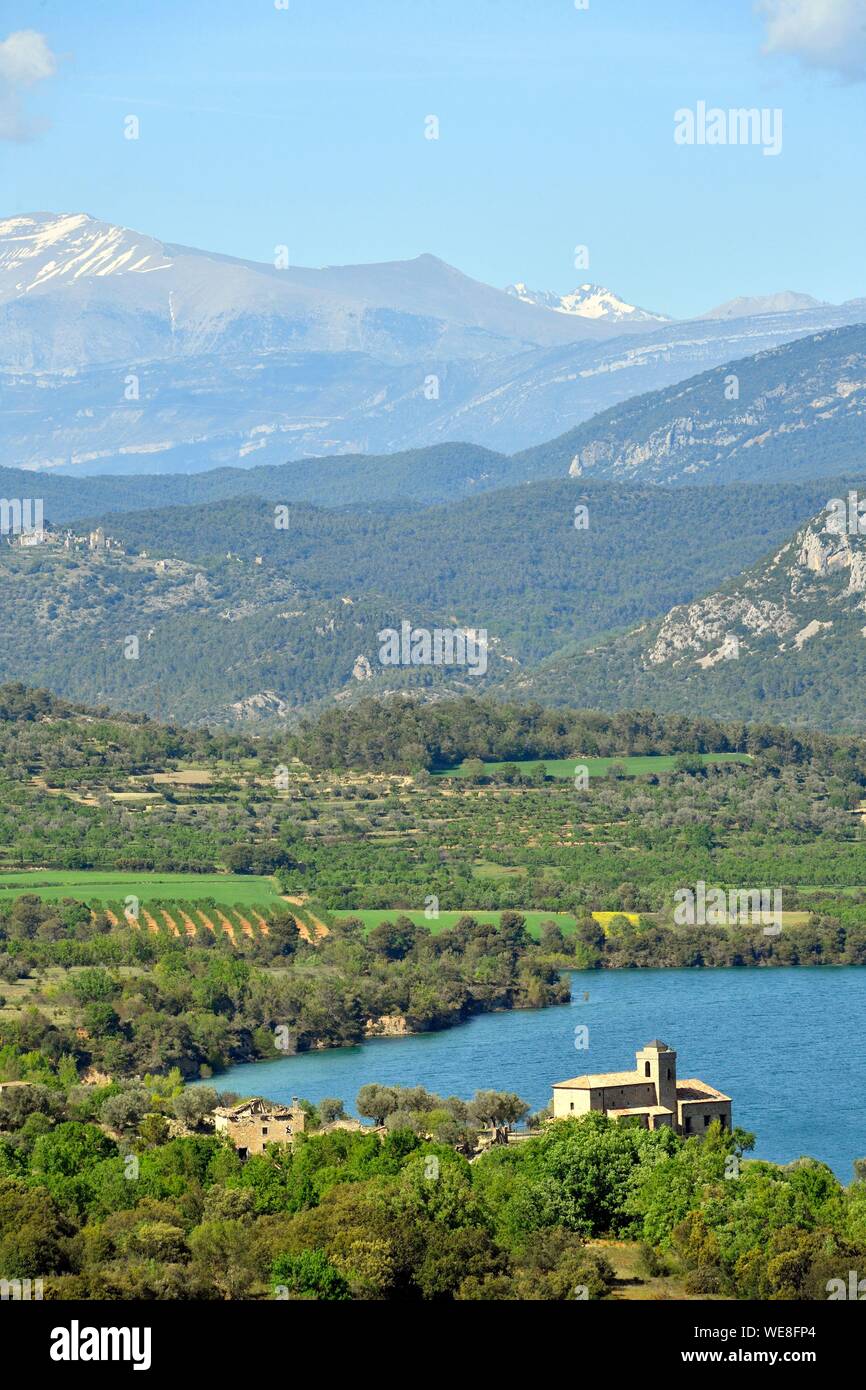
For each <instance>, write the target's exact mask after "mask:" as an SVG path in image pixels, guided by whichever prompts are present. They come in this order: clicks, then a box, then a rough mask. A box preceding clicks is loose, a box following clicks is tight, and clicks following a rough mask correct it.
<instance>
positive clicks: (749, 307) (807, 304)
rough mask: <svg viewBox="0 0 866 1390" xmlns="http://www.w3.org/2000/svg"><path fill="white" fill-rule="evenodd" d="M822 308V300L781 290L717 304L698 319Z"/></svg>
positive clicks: (747, 316)
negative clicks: (775, 292) (776, 292)
mask: <svg viewBox="0 0 866 1390" xmlns="http://www.w3.org/2000/svg"><path fill="white" fill-rule="evenodd" d="M824 307H825V301H824V300H823V299H813V298H812V296H811V295H810V294H797V292H796V290H782V291H780V293H779V294H763V295H751V296H748V295H746V296H741V297H740V298H739V299H729V300H728V301H727V303H726V304H719V305H717V307H716V308H715V309H710V310H709V311H708V312H707V313H706V314H701V315H700V317H701V318H705V319H745V318H752V317H753V316H754V315H755V314H791V313H798V312H799V311H800V310H801V309H821V308H824Z"/></svg>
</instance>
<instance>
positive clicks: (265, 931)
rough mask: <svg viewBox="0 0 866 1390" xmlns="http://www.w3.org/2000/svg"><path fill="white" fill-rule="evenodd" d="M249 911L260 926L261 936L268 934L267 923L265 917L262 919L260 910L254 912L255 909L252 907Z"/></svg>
mask: <svg viewBox="0 0 866 1390" xmlns="http://www.w3.org/2000/svg"><path fill="white" fill-rule="evenodd" d="M250 912H251V914H252V916H253V917H255V919H256V921H257V922H258V924H259V926H260V927H261V929H262V936H270V931H269V930H268V924H267V922H266V921H265V919H264V917H263V916H262V914H261V913H260V912H256V910H255V908H254V907H253V908H251V909H250Z"/></svg>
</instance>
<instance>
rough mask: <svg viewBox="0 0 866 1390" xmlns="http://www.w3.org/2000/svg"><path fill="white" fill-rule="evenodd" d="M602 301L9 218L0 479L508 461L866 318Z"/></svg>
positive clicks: (0, 326) (65, 219)
mask: <svg viewBox="0 0 866 1390" xmlns="http://www.w3.org/2000/svg"><path fill="white" fill-rule="evenodd" d="M591 288H592V287H591ZM606 293H607V292H605V291H600V290H595V289H592V292H591V293H588V294H587V296H586V297H585V300H584V302H583V309H584V310H586V309H590V310H591V311H592V313H593V314H596V315H599V314H600V316H595V317H588V316H587V314H586V313H585V312H582V311H581V305H580V304H579V303H578V302H577V301H578V300H580V298H581V295H582V291H576V292H575V295H576V297H577V298H576V299H575V303H574V304H573V305H572V307H571V309H569V310H568V311H566V309H565V307H564V305H565V300H570V299H574V296H565V297H564V300H560V304H559V311H557V309H556V307H554V308H550V307H547V306H545V305H544V304H537V303H527V302H525V301H524V300H523V299H521V298H520V297H518V296H516V295H514V294H509V293H506V292H505V291H503V290H498V289H494V288H492V287H491V286H489V285H482V284H480V283H479V282H478V281H475V280H472V279H470V278H469V277H467V276H465V275H462V274H461V273H460V271H458V270H455V269H454V268H453V267H451V266H448V265H446V264H445V263H444V262H442V261H439V260H437V259H436V258H435V257H434V256H427V255H425V256H419V257H417V258H416V259H415V260H411V261H403V262H393V263H388V264H383V265H368V266H343V267H329V268H325V269H321V270H308V269H301V268H297V267H291V266H289V267H287V268H286V269H277V268H276V266H275V265H273V264H269V263H255V262H250V261H242V260H238V259H234V258H232V257H228V256H221V255H217V254H215V253H212V252H203V251H194V250H190V249H188V248H185V247H179V246H174V245H170V244H168V243H163V242H161V241H159V240H157V239H154V238H152V237H148V236H144V235H142V234H141V233H138V232H134V231H131V230H129V229H126V228H120V227H115V226H112V225H110V224H108V223H105V222H99V221H96V220H94V219H92V218H89V217H86V216H85V215H84V214H69V215H63V216H60V215H55V214H49V213H38V214H33V215H32V216H21V217H11V218H7V219H6V220H5V221H3V222H0V466H2V465H3V464H5V465H7V466H12V467H26V468H36V469H63V470H65V471H70V472H85V473H89V474H101V473H108V474H138V473H143V472H146V473H148V474H153V473H160V472H178V471H189V472H192V471H199V470H204V469H213V468H222V467H250V466H253V465H256V464H264V465H281V464H283V463H284V462H285V461H286V460H289V459H299V460H304V459H309V458H310V457H311V456H315V455H319V456H328V455H332V456H333V455H341V454H346V455H360V454H370V455H382V454H385V453H391V452H395V451H403V452H405V451H412V450H415V449H417V448H419V447H423V446H425V445H431V444H442V443H450V442H452V441H454V440H461V441H465V442H467V443H469V444H473V445H478V446H481V447H484V448H488V449H495V450H498V451H501V452H503V453H507V454H511V453H513V452H514V451H515V450H520V449H526V448H528V447H529V446H531V445H534V444H537V443H538V442H539V441H540V440H544V439H549V438H550V437H551V436H552V435H556V434H559V433H561V432H563V431H566V430H569V429H572V428H573V427H575V426H577V425H579V424H580V423H581V422H582V421H585V420H587V419H589V417H590V416H592V415H594V414H596V413H597V412H599V411H603V410H606V409H607V408H609V407H611V406H613V405H616V404H617V403H619V402H622V401H624V400H627V399H628V398H629V397H631V396H635V395H637V394H639V393H642V392H646V391H652V390H657V389H659V388H662V387H665V386H669V385H671V384H673V383H676V382H680V381H683V380H684V379H686V378H688V377H691V376H694V374H695V373H696V372H700V371H704V370H706V369H707V368H710V367H713V366H716V365H718V364H720V363H723V362H727V361H730V360H731V359H732V358H735V357H740V356H743V355H745V354H747V353H751V352H757V351H759V350H761V349H764V348H769V347H774V346H776V345H777V344H779V343H783V342H790V341H791V340H792V339H795V338H797V337H799V336H802V335H804V334H809V333H815V332H818V331H820V330H824V329H828V328H833V327H837V326H839V325H841V324H847V323H851V322H855V321H857V319H858V318H859V319H861V320H863V319H866V303H863V302H861V303H859V304H856V303H852V304H851V305H847V306H842V307H841V308H834V307H833V306H826V307H821V308H817V309H805V310H787V311H786V312H782V313H768V314H759V315H757V316H754V317H747V318H736V319H732V320H728V319H705V320H701V321H694V322H691V323H689V324H687V325H686V324H676V323H663V322H660V321H657V320H656V319H653V318H652V317H649V318H640V319H639V318H637V317H636V316H637V315H638V314H643V313H644V312H645V311H642V310H636V309H635V310H634V312H633V313H632V314H626V312H625V310H626V309H628V308H632V307H633V306H623V307H622V310H621V312H622V314H623V317H621V318H618V317H617V316H616V315H617V314H618V313H620V309H617V308H616V304H619V305H622V301H616V304H614V303H613V301H611V302H608V301H606V300H603V298H602V296H603V295H604V294H606ZM614 299H615V297H614ZM575 308H576V309H577V311H575ZM567 466H568V465H567V464H566V467H567ZM558 467H559V465H558V464H557V468H558ZM543 471H544V470H542V472H543ZM548 471H549V470H548ZM563 471H564V470H563Z"/></svg>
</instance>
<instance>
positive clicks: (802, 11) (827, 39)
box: [756, 0, 866, 82]
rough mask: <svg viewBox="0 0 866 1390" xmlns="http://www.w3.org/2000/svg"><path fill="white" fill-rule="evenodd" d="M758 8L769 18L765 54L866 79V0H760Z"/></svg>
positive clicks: (853, 79)
mask: <svg viewBox="0 0 866 1390" xmlns="http://www.w3.org/2000/svg"><path fill="white" fill-rule="evenodd" d="M756 8H757V10H758V13H759V14H762V15H764V16H765V18H766V23H767V42H766V45H765V52H767V53H789V54H792V55H793V56H794V57H797V58H799V59H800V60H801V61H802V62H803V63H805V64H806V66H807V67H813V68H828V69H829V70H830V71H832V72H837V73H840V74H841V76H842V77H844V78H846V79H847V80H848V81H851V82H857V81H863V80H864V79H866V0H757V5H756Z"/></svg>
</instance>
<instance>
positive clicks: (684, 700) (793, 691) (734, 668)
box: [512, 485, 866, 731]
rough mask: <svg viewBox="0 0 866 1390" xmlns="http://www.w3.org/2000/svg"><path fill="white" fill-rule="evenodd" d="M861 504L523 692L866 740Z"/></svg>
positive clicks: (840, 496) (547, 669) (862, 493)
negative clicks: (818, 729)
mask: <svg viewBox="0 0 866 1390" xmlns="http://www.w3.org/2000/svg"><path fill="white" fill-rule="evenodd" d="M828 492H829V489H828ZM855 493H856V496H857V499H858V501H859V503H860V511H859V517H858V513H857V509H856V507H854V506H850V507H849V506H848V493H847V490H845V489H839V490H838V492H834V493H833V494H832V495H831V496H828V497H827V499H826V502H825V504H824V506H823V507H822V509H821V511H820V512H818V513H817V514H816V515H815V516H813V517H812V519H811V520H810V521H809V522H807V523H806V524H805V525H804V526H802V527H800V529H799V530H798V531H797V532H796V533H795V535H794V536H793V537H792V538H791V539H790V540H789V541H788V542H787V543H786V544H784V545H783V546H781V548H778V549H774V550H773V552H772V553H771V554H770V555H769V556H768V557H767V558H766V559H764V560H763V561H761V562H760V563H758V564H756V565H754V566H752V567H751V568H749V569H747V570H746V571H745V572H744V573H743V574H741V575H740V576H739V577H738V578H736V579H733V580H731V581H730V582H729V583H727V584H725V585H724V586H723V587H721V588H720V589H718V590H716V591H714V592H712V593H710V594H709V595H708V596H707V597H705V598H701V599H697V600H695V601H693V602H691V603H688V604H681V605H677V606H675V607H674V608H672V609H671V610H670V611H669V612H668V613H667V614H666V615H665V616H664V617H663V618H661V619H658V620H656V621H654V622H650V623H642V624H641V625H640V626H639V627H637V628H634V629H633V630H632V631H631V632H628V633H626V634H624V635H623V636H619V637H616V638H609V639H606V640H605V641H603V642H601V643H597V644H595V643H594V644H591V645H584V646H583V647H582V648H581V649H579V650H578V649H575V650H574V651H573V652H572V653H570V654H567V655H564V654H559V655H557V656H555V657H554V658H553V659H552V660H550V661H549V662H548V663H546V664H544V665H542V666H541V667H540V668H538V669H537V670H535V671H533V672H525V673H521V674H520V675H519V676H518V677H516V678H515V681H514V682H512V683H513V684H515V685H516V686H517V687H518V688H519V690H520V692H521V693H522V694H523V695H525V696H529V697H531V698H534V699H540V700H542V701H544V702H554V703H562V704H568V703H570V702H573V703H575V704H587V705H594V704H596V703H597V702H598V701H599V700H602V701H603V702H605V707H606V708H611V707H617V708H638V707H639V708H652V709H656V710H683V709H688V710H690V711H691V712H692V713H693V714H704V715H713V716H716V717H720V718H742V719H749V720H755V719H766V720H772V721H776V720H778V721H782V722H785V723H790V724H797V723H803V724H811V725H813V726H823V727H825V728H835V729H854V730H859V731H863V730H866V702H864V700H863V689H864V682H866V489H864V488H863V487H862V485H861V487H860V489H859V492H858V491H857V489H855ZM831 502H832V503H834V504H838V506H833V507H829V508H828V505H827V504H828V503H831ZM840 513H841V519H840ZM860 525H862V527H863V531H862V532H861V531H860V530H859V526H860ZM855 529H856V534H855V533H852V532H853V531H854V530H855ZM705 539H706V544H707V545H710V546H712V545H720V544H722V545H723V544H724V543H725V535H724V528H723V527H716V526H713V525H711V526H709V527H708V529H707V532H706V537H705ZM512 693H513V692H512Z"/></svg>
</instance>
